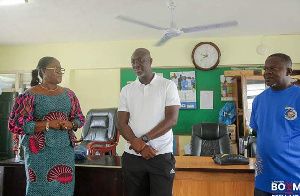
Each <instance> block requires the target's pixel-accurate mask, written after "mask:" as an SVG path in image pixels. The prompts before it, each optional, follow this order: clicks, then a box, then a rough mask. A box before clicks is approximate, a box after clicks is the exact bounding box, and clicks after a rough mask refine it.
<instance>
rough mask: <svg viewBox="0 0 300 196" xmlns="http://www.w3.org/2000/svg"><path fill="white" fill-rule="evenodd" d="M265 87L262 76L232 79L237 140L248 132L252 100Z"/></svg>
mask: <svg viewBox="0 0 300 196" xmlns="http://www.w3.org/2000/svg"><path fill="white" fill-rule="evenodd" d="M265 89H266V86H265V82H264V78H263V76H261V75H259V76H256V75H253V76H243V75H242V76H236V77H234V79H233V96H234V98H235V101H234V102H235V105H236V114H237V118H236V131H237V140H238V138H241V137H243V136H245V135H247V134H249V130H250V127H249V123H250V117H251V111H252V102H253V100H254V98H255V96H257V95H258V94H260V93H261V92H262V91H264V90H265Z"/></svg>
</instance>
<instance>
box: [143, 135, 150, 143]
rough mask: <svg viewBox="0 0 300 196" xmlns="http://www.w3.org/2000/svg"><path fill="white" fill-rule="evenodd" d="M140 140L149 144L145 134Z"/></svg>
mask: <svg viewBox="0 0 300 196" xmlns="http://www.w3.org/2000/svg"><path fill="white" fill-rule="evenodd" d="M142 140H143V141H144V142H145V143H147V142H149V139H148V137H147V135H146V134H144V135H142Z"/></svg>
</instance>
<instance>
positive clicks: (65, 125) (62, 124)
mask: <svg viewBox="0 0 300 196" xmlns="http://www.w3.org/2000/svg"><path fill="white" fill-rule="evenodd" d="M53 121H54V122H53V123H56V129H60V130H71V129H72V128H73V125H72V122H70V121H68V120H59V119H57V120H53ZM50 123H51V122H50Z"/></svg>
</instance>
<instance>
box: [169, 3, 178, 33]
mask: <svg viewBox="0 0 300 196" xmlns="http://www.w3.org/2000/svg"><path fill="white" fill-rule="evenodd" d="M167 5H168V8H169V9H170V18H171V24H170V28H176V25H175V23H174V22H173V20H174V17H173V10H174V9H175V8H176V0H169V1H168V2H167Z"/></svg>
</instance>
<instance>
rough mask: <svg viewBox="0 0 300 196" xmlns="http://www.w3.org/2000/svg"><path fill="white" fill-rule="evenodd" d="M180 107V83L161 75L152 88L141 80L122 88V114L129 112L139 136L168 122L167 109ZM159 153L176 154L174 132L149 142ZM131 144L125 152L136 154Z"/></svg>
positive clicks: (132, 124)
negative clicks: (168, 107)
mask: <svg viewBox="0 0 300 196" xmlns="http://www.w3.org/2000/svg"><path fill="white" fill-rule="evenodd" d="M172 105H180V99H179V95H178V91H177V86H176V84H175V83H174V82H173V81H171V80H167V79H165V78H162V77H160V76H158V75H156V74H155V75H154V78H153V79H152V81H151V82H150V84H148V85H144V84H142V83H141V82H140V81H139V79H138V78H137V79H136V80H135V81H134V82H133V83H131V84H128V85H126V86H125V87H123V88H122V90H121V94H120V101H119V108H118V111H125V112H129V113H130V116H129V123H128V125H129V126H130V127H131V129H132V131H133V133H134V134H135V136H136V137H141V136H142V135H143V134H146V133H148V132H149V131H151V130H152V129H153V128H154V127H155V126H156V125H157V124H159V123H160V122H161V121H162V120H164V119H165V107H166V106H172ZM149 145H150V146H152V147H153V148H155V149H156V150H157V151H158V153H157V154H165V153H170V152H173V132H172V129H170V130H169V131H168V132H167V133H165V134H164V135H162V136H160V137H158V138H155V139H153V140H150V141H149ZM129 146H130V144H129V143H126V144H125V152H127V153H130V154H135V155H139V156H140V154H137V153H135V151H134V150H129Z"/></svg>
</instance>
